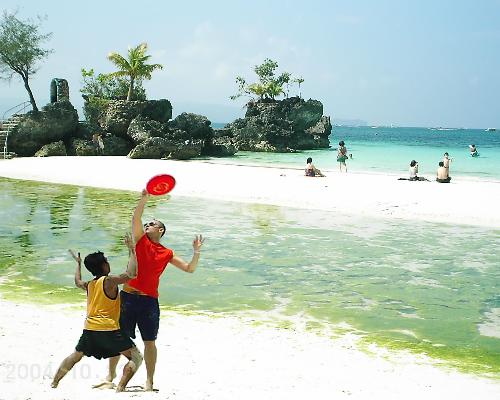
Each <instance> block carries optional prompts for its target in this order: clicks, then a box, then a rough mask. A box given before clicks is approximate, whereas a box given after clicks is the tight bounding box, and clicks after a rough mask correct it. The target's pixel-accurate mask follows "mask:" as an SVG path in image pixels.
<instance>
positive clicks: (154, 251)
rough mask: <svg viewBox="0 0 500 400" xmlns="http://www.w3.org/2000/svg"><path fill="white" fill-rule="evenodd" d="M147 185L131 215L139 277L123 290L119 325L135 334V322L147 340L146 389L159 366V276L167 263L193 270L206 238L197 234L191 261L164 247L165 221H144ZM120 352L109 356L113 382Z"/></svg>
mask: <svg viewBox="0 0 500 400" xmlns="http://www.w3.org/2000/svg"><path fill="white" fill-rule="evenodd" d="M148 197H149V195H148V192H147V191H146V189H144V190H143V191H142V194H141V198H140V200H139V203H138V204H137V207H136V208H135V211H134V215H133V217H132V234H133V238H134V241H135V242H136V246H135V249H136V253H137V264H138V267H137V277H136V278H135V279H132V280H130V281H129V282H127V284H126V285H124V287H123V290H122V291H121V292H120V297H121V315H120V327H121V329H122V331H123V333H124V334H125V335H127V336H129V337H131V338H135V330H136V326H137V327H138V328H139V332H140V333H141V337H142V341H143V342H144V361H145V364H146V374H147V378H146V385H145V387H144V389H145V390H146V391H152V390H153V378H154V373H155V368H156V359H157V349H156V338H157V335H158V329H159V326H160V308H159V304H158V286H159V284H160V276H161V274H162V273H163V271H164V270H165V268H166V266H167V264H168V263H171V264H172V265H174V266H175V267H177V268H179V269H181V270H182V271H185V272H189V273H193V272H194V271H195V270H196V267H197V265H198V261H199V259H200V253H201V247H202V245H203V242H204V239H203V237H202V235H196V236H195V238H194V240H193V256H192V258H191V261H190V262H189V263H188V262H186V261H184V260H183V259H182V258H180V257H179V256H177V255H175V254H174V252H173V251H172V250H171V249H169V248H167V247H164V246H163V245H162V244H161V243H160V240H161V238H162V236H163V235H164V234H165V225H164V224H163V222H161V221H158V220H156V219H154V220H152V221H151V222H148V223H146V224H144V225H143V224H142V220H141V218H142V214H143V212H144V207H145V205H146V202H147V200H148ZM119 358H120V356H117V357H114V358H111V359H110V360H109V375H108V377H107V380H108V381H109V382H112V381H113V379H114V378H115V376H116V366H117V364H118V360H119Z"/></svg>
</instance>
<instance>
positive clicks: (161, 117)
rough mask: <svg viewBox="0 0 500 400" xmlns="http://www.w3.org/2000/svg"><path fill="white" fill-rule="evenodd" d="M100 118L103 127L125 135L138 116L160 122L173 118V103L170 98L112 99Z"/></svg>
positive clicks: (113, 132) (105, 129)
mask: <svg viewBox="0 0 500 400" xmlns="http://www.w3.org/2000/svg"><path fill="white" fill-rule="evenodd" d="M105 107H106V109H105V111H103V112H102V113H101V115H102V117H101V119H100V120H99V124H100V126H101V128H102V129H103V130H104V131H106V132H111V133H112V134H114V135H118V136H125V135H126V134H127V130H128V127H129V125H130V123H131V122H132V120H133V119H134V118H136V117H137V116H139V115H140V116H142V117H146V118H149V119H151V120H154V121H158V122H167V121H168V120H169V119H170V118H172V105H171V104H170V102H169V101H168V100H165V99H163V100H147V101H125V100H112V101H109V102H107V103H106V104H105Z"/></svg>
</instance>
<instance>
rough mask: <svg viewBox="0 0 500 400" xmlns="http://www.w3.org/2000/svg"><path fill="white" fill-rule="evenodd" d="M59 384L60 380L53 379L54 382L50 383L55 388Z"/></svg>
mask: <svg viewBox="0 0 500 400" xmlns="http://www.w3.org/2000/svg"><path fill="white" fill-rule="evenodd" d="M57 385H59V382H56V381H52V383H51V384H50V387H51V388H53V389H55V388H56V387H57Z"/></svg>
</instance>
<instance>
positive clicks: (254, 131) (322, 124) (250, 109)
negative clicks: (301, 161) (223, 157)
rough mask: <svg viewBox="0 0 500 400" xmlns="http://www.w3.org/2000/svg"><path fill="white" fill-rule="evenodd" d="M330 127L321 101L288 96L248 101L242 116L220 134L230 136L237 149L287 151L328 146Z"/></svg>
mask: <svg viewBox="0 0 500 400" xmlns="http://www.w3.org/2000/svg"><path fill="white" fill-rule="evenodd" d="M331 131H332V125H331V123H330V117H327V116H324V115H323V104H321V102H319V101H318V100H307V101H305V100H303V99H301V98H299V97H291V98H287V99H284V100H259V101H255V102H249V103H248V104H247V111H246V114H245V118H240V119H237V120H236V121H234V122H232V123H231V124H228V125H226V127H225V128H224V129H223V130H222V132H221V133H220V135H221V137H224V136H225V137H226V138H232V141H233V144H234V145H235V146H236V147H237V148H238V149H239V150H247V151H270V152H290V151H296V150H309V149H323V148H329V147H330V142H329V140H328V136H329V135H330V133H331Z"/></svg>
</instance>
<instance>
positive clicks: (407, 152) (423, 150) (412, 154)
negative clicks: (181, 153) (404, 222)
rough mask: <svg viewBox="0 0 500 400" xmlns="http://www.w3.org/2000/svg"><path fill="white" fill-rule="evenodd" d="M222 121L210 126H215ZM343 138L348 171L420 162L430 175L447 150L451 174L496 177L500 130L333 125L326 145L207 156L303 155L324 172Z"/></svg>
mask: <svg viewBox="0 0 500 400" xmlns="http://www.w3.org/2000/svg"><path fill="white" fill-rule="evenodd" d="M223 125H224V124H212V126H213V127H214V128H220V127H222V126H223ZM340 140H343V141H344V142H345V144H346V146H347V149H348V153H350V154H352V159H350V160H348V161H347V166H348V171H351V172H368V173H380V174H387V173H389V174H394V175H399V176H402V177H406V176H408V168H409V165H410V161H411V160H417V161H418V162H419V174H420V175H423V176H427V177H429V178H433V177H435V175H436V170H437V168H438V162H439V161H441V160H442V158H443V154H444V153H445V152H448V153H449V154H450V157H451V158H452V159H453V161H452V163H451V166H450V175H451V176H456V177H460V178H464V179H482V180H500V130H498V131H485V130H483V129H451V128H404V127H393V128H391V127H369V126H363V127H347V126H334V127H333V130H332V134H331V136H330V144H331V148H330V149H325V150H307V151H301V152H298V153H253V152H238V153H236V155H235V156H234V157H231V158H219V159H215V158H213V159H212V160H213V161H214V162H220V163H235V164H238V163H239V164H250V165H261V166H286V167H292V168H300V169H302V168H304V167H305V163H306V159H307V158H308V157H312V158H313V162H314V165H315V166H316V167H317V168H319V169H321V170H323V169H326V170H338V163H337V160H336V158H337V152H336V148H337V145H338V142H339V141H340ZM470 144H475V145H476V147H477V149H478V151H479V154H480V156H479V157H475V158H473V157H471V156H470V153H469V145H470Z"/></svg>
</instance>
